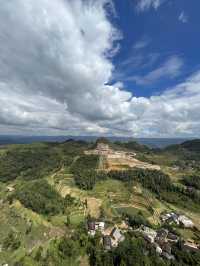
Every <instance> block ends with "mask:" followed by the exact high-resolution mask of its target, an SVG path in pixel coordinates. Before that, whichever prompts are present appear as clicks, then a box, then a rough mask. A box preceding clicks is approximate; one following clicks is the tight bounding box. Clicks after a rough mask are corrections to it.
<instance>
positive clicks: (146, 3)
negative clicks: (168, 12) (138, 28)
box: [136, 0, 166, 12]
mask: <svg viewBox="0 0 200 266" xmlns="http://www.w3.org/2000/svg"><path fill="white" fill-rule="evenodd" d="M165 1H166V0H137V6H136V9H137V11H139V12H143V11H147V10H149V9H150V8H154V9H155V10H157V9H158V8H159V6H160V5H161V4H163V3H164V2H165Z"/></svg>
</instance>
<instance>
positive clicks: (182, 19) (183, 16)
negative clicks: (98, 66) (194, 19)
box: [178, 11, 189, 23]
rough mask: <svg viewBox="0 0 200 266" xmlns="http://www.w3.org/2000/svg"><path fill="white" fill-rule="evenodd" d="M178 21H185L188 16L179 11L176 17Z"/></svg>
mask: <svg viewBox="0 0 200 266" xmlns="http://www.w3.org/2000/svg"><path fill="white" fill-rule="evenodd" d="M178 19H179V21H181V22H182V23H187V22H188V19H189V17H188V16H187V15H186V13H185V12H184V11H182V12H181V14H180V15H179V17H178Z"/></svg>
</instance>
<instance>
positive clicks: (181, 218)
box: [178, 215, 194, 228]
mask: <svg viewBox="0 0 200 266" xmlns="http://www.w3.org/2000/svg"><path fill="white" fill-rule="evenodd" d="M178 220H179V223H180V224H182V225H183V226H184V227H185V228H192V227H194V224H193V222H192V220H190V219H189V218H188V217H186V216H185V215H180V216H179V217H178Z"/></svg>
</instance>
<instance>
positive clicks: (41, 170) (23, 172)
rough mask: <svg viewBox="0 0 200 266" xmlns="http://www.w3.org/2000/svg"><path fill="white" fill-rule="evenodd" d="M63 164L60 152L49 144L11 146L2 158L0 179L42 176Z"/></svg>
mask: <svg viewBox="0 0 200 266" xmlns="http://www.w3.org/2000/svg"><path fill="white" fill-rule="evenodd" d="M60 165H61V157H60V155H59V153H58V152H57V151H56V150H55V149H53V148H52V147H51V146H49V145H37V144H35V145H27V146H24V145H22V146H17V147H14V148H9V149H8V151H7V152H5V153H4V154H3V155H2V156H1V159H0V181H4V182H6V181H9V180H13V179H15V178H17V177H22V178H23V179H28V180H30V179H36V178H41V177H43V176H45V175H47V174H49V173H50V172H52V171H53V170H56V169H58V168H59V167H60Z"/></svg>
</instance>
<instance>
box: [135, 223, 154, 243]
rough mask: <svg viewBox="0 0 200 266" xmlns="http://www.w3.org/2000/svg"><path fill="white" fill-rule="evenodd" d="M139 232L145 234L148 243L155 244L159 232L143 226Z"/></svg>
mask: <svg viewBox="0 0 200 266" xmlns="http://www.w3.org/2000/svg"><path fill="white" fill-rule="evenodd" d="M138 231H139V232H140V233H142V234H143V237H144V239H146V240H147V241H148V242H150V243H153V242H154V241H155V238H156V235H157V232H156V231H155V230H153V229H151V228H150V227H147V226H144V225H141V227H140V228H139V230H138Z"/></svg>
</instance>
